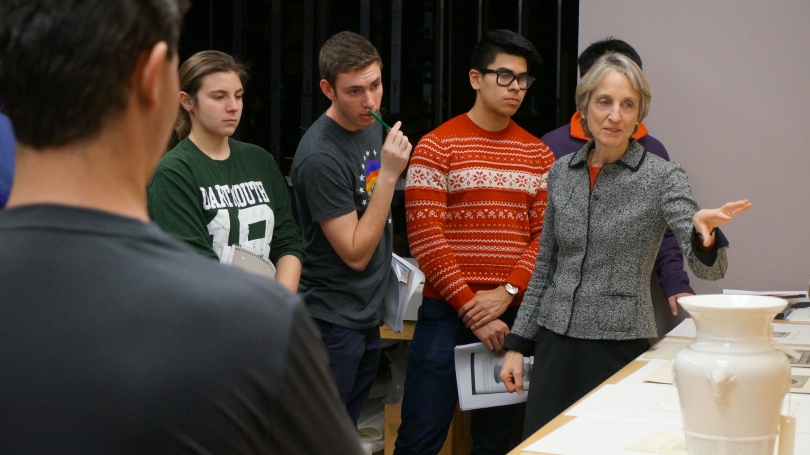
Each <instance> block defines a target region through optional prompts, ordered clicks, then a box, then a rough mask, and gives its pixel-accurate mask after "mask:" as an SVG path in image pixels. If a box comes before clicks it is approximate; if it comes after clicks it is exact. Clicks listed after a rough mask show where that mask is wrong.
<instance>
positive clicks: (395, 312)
mask: <svg viewBox="0 0 810 455" xmlns="http://www.w3.org/2000/svg"><path fill="white" fill-rule="evenodd" d="M391 256H392V257H391V273H389V274H388V288H387V290H386V292H385V300H383V313H382V317H381V319H382V321H383V322H384V323H385V324H386V325H387V326H388V328H390V329H391V330H393V331H394V332H396V333H400V332H402V328H403V326H404V324H403V318H404V316H405V310H406V309H407V307H408V302H409V301H410V300H411V296H412V295H413V292H414V291H415V290H416V288H417V286H419V284H420V283H421V282H422V281H423V280H424V279H425V274H424V273H422V271H421V270H419V268H418V267H416V266H415V265H413V264H411V263H410V262H408V261H406V260H405V259H402V258H401V257H399V256H397V255H396V254H392V255H391Z"/></svg>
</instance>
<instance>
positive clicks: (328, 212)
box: [292, 32, 411, 422]
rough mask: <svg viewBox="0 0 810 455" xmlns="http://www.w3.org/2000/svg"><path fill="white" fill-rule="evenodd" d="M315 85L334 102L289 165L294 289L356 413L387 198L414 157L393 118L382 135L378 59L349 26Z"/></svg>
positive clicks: (375, 346) (370, 358)
mask: <svg viewBox="0 0 810 455" xmlns="http://www.w3.org/2000/svg"><path fill="white" fill-rule="evenodd" d="M318 60H319V65H320V71H321V77H322V80H321V82H320V86H321V90H323V93H324V95H326V97H327V98H329V99H330V100H331V101H332V105H331V106H330V107H329V109H327V111H326V113H324V114H323V115H322V116H321V117H320V118H319V119H318V120H317V121H316V122H315V123H314V124H313V125H312V126H311V127H310V128H309V130H308V131H307V132H306V134H305V135H304V137H303V138H302V139H301V142H300V143H299V144H298V150H297V151H296V153H295V159H294V160H293V167H292V179H293V186H294V187H295V198H296V204H297V209H298V218H299V221H300V222H301V225H302V228H303V239H304V250H305V253H306V261H305V262H304V267H303V270H302V272H301V284H300V287H299V292H300V293H301V294H302V296H303V297H304V299H305V301H306V303H307V307H308V308H309V311H310V313H311V314H312V316H313V317H314V318H315V322H316V323H317V324H318V326H319V327H320V329H321V335H322V338H323V341H324V344H325V345H326V348H327V350H328V351H329V357H330V366H331V368H332V372H333V373H334V375H335V380H336V381H337V385H338V390H339V392H340V397H341V399H342V400H343V403H344V404H345V405H346V409H347V410H348V411H349V415H350V416H351V418H352V420H353V421H355V422H356V421H357V418H358V417H359V416H360V412H361V410H362V408H363V405H364V404H365V401H366V399H367V398H368V392H369V390H370V388H371V381H372V379H373V378H374V375H375V374H376V371H377V364H378V362H379V358H380V332H379V328H378V327H379V323H380V312H381V307H382V301H383V296H384V295H385V287H386V284H387V276H388V269H389V264H390V262H391V249H392V246H391V237H392V227H391V214H390V206H391V198H392V196H393V194H394V187H395V185H396V181H397V178H398V177H399V175H400V174H401V173H402V171H403V170H404V169H405V166H406V165H407V164H408V158H409V157H410V152H411V144H410V143H409V142H408V138H407V137H405V136H404V135H403V134H402V132H401V131H399V127H400V123H399V122H397V123H396V124H395V125H394V127H393V128H391V131H390V132H389V133H388V135H387V136H386V138H385V142H384V143H383V141H382V128H381V126H380V125H379V124H377V123H375V121H374V117H372V116H371V115H370V114H369V113H368V110H369V109H370V110H372V111H379V108H380V101H381V99H382V94H383V87H382V75H381V74H382V73H381V70H382V60H381V59H380V56H379V54H378V53H377V50H376V49H374V46H373V45H372V44H371V43H370V42H369V41H368V40H367V39H365V38H363V37H362V36H360V35H358V34H356V33H352V32H341V33H338V34H336V35H334V36H332V37H331V38H329V40H327V41H326V43H325V44H324V45H323V47H322V48H321V52H320V56H319V59H318Z"/></svg>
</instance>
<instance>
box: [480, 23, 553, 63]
mask: <svg viewBox="0 0 810 455" xmlns="http://www.w3.org/2000/svg"><path fill="white" fill-rule="evenodd" d="M498 54H508V55H517V56H518V57H523V58H525V59H526V65H527V68H528V67H530V66H531V63H532V62H535V63H537V64H540V63H542V62H543V59H542V58H541V57H540V54H539V53H538V52H537V49H535V48H534V45H533V44H532V42H531V41H529V40H528V39H526V38H524V37H522V36H520V35H518V34H517V33H515V32H513V31H511V30H503V29H496V30H490V31H488V32H486V33H485V34H484V37H483V38H481V41H479V42H478V44H477V45H476V46H475V50H474V51H473V55H472V61H471V62H470V68H471V69H477V68H486V67H487V66H489V65H490V64H491V63H492V62H494V61H495V59H496V58H498Z"/></svg>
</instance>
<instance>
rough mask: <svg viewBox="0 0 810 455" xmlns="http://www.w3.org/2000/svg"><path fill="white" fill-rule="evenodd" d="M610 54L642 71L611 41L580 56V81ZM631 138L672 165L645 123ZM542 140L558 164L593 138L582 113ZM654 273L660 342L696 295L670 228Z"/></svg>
mask: <svg viewBox="0 0 810 455" xmlns="http://www.w3.org/2000/svg"><path fill="white" fill-rule="evenodd" d="M608 52H616V53H619V54H623V55H625V56H627V57H628V58H629V59H630V60H632V61H633V62H634V63H635V64H636V65H638V67H639V68H641V57H640V56H639V55H638V52H636V50H635V49H633V47H632V46H630V45H629V44H627V43H626V42H624V41H622V40H620V39H615V38H613V37H608V38H605V39H604V40H602V41H597V42H595V43H592V44H591V45H590V46H588V47H587V48H586V49H585V50H584V51H582V54H580V56H579V59H578V60H577V63H578V64H579V77H580V78H582V77H584V76H585V73H587V72H588V70H590V69H591V66H593V63H594V62H595V61H596V59H598V58H599V57H601V56H602V55H604V54H606V53H608ZM632 137H633V139H635V140H637V141H638V143H639V145H641V146H642V147H644V149H645V150H647V151H648V152H650V153H652V154H654V155H657V156H660V157H661V158H663V159H665V160H666V161H669V155H668V154H667V150H666V148H664V145H663V144H661V142H660V141H658V139H656V138H654V137H652V136H650V135H649V134H647V127H646V126H644V123H642V122H639V124H638V128H637V129H636V131H635V132H634V133H633V136H632ZM541 139H542V141H543V142H545V143H546V145H548V146H549V148H551V151H552V152H554V157H555V158H556V159H558V160H559V159H560V158H562V157H563V156H565V155H569V154H571V153H574V152H576V151H577V150H579V149H580V148H582V146H583V145H585V143H586V142H588V141H589V140H590V139H591V138H590V137H588V135H587V134H586V132H585V129H584V128H583V126H582V117H581V116H580V113H579V111H576V112H575V113H574V115H573V117H571V123H569V124H567V125H563V126H561V127H559V128H557V129H556V130H554V131H551V132H549V133H546V134H545V135H543V137H542V138H541ZM653 271H654V272H655V273H656V274H657V275H658V279H659V282H660V285H661V290H662V291H663V292H664V297H665V298H666V301H664V300H663V299H662V298H661V297H660V294H658V295H659V297H658V299H657V300H656V299H655V295H654V296H653V297H654V298H653V307H654V309H655V319H656V325H657V326H658V330H657V336H656V337H655V338H659V337H662V336H664V335H665V334H666V333H667V332H669V331H670V330H671V329H672V328H673V327H675V326H676V325H677V324H678V323H679V322H680V320H682V319H683V317H681V318H676V315H677V313H678V303H677V301H678V298H680V297H685V296H687V295H694V293H695V291H693V290H692V288H691V287H690V286H689V275H687V274H686V271H684V269H683V252H682V251H681V247H680V246H678V241H677V239H675V234H673V233H672V230H671V229H669V228H667V230H666V232H665V234H664V239H663V240H662V241H661V247H660V248H659V249H658V255H657V256H656V257H655V265H654V266H653Z"/></svg>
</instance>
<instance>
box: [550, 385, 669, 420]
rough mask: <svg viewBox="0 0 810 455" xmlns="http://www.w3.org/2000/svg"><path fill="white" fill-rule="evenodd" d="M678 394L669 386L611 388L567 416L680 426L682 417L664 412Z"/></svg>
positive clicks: (575, 408) (601, 391)
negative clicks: (673, 396)
mask: <svg viewBox="0 0 810 455" xmlns="http://www.w3.org/2000/svg"><path fill="white" fill-rule="evenodd" d="M677 393H678V391H677V389H675V387H674V386H671V385H666V384H649V385H619V384H615V385H613V384H607V385H604V386H602V388H601V389H599V390H597V391H596V392H595V393H594V394H593V395H591V396H589V397H588V398H586V399H585V400H583V401H582V402H581V403H579V404H578V405H576V406H575V407H574V408H573V409H571V410H570V411H568V412H567V413H566V415H571V416H586V415H587V416H600V417H611V418H623V419H641V420H645V421H650V422H653V421H655V422H668V423H676V424H678V425H680V424H681V423H682V419H681V413H680V412H679V411H675V412H673V411H670V410H662V409H671V407H668V406H664V407H663V408H662V406H661V403H662V402H664V401H667V400H669V401H671V397H670V395H673V394H676V395H677ZM669 401H668V402H669Z"/></svg>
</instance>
